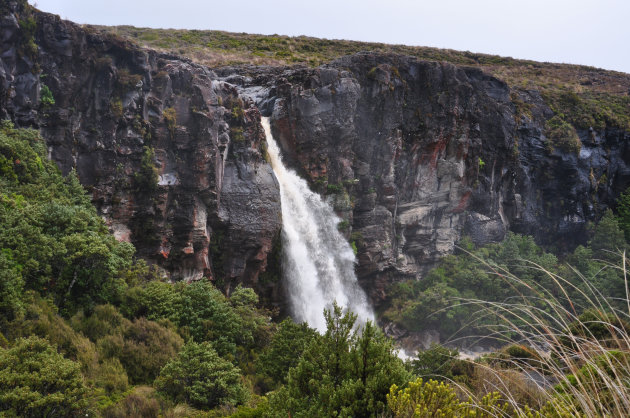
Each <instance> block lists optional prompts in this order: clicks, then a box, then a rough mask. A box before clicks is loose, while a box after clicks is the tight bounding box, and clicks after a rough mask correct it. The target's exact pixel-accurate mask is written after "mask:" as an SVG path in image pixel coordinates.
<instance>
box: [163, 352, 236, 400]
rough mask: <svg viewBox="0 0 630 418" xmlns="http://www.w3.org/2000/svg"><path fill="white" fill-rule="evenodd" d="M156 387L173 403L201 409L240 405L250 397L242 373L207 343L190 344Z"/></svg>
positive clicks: (172, 363)
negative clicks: (186, 404) (183, 403)
mask: <svg viewBox="0 0 630 418" xmlns="http://www.w3.org/2000/svg"><path fill="white" fill-rule="evenodd" d="M155 387H156V388H157V389H158V391H159V392H161V393H163V394H164V395H166V396H168V397H170V398H171V399H173V400H174V401H177V402H186V403H188V404H190V405H193V406H195V407H199V408H214V407H216V406H220V405H238V404H240V403H243V402H244V401H245V399H246V396H247V392H246V390H245V388H244V387H243V385H242V383H241V378H240V373H239V370H238V369H237V368H236V367H234V365H232V363H230V362H229V361H227V360H224V359H222V358H221V357H219V355H218V354H217V352H216V351H215V350H214V348H213V347H212V344H210V343H208V342H203V343H200V344H197V343H195V342H193V341H191V342H189V343H187V344H186V345H185V346H184V348H183V349H182V351H181V352H180V353H179V354H178V356H177V357H176V358H175V359H173V360H171V361H169V362H168V364H166V366H164V368H163V369H162V371H161V372H160V376H159V377H158V379H156V381H155Z"/></svg>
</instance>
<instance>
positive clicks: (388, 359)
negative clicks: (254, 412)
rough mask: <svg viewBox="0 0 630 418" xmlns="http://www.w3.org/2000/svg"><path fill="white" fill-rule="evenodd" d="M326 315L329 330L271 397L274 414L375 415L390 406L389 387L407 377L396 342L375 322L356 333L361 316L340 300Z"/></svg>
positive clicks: (316, 340)
mask: <svg viewBox="0 0 630 418" xmlns="http://www.w3.org/2000/svg"><path fill="white" fill-rule="evenodd" d="M325 317H326V323H327V330H326V333H325V334H324V335H323V336H317V337H316V338H314V339H313V340H312V341H311V342H310V343H309V345H308V347H307V348H306V349H305V350H304V353H303V355H302V358H301V359H300V361H299V362H298V364H297V366H295V367H294V368H292V369H291V370H290V372H289V378H288V382H287V385H286V386H285V387H284V388H282V389H280V390H279V391H278V392H275V393H274V395H273V396H272V397H271V399H270V401H269V406H270V412H269V413H268V414H269V416H287V415H290V416H292V417H312V416H336V415H338V416H355V417H367V416H374V415H376V414H379V413H382V412H384V410H385V395H386V393H387V389H388V388H389V387H390V386H391V385H392V384H394V383H398V384H402V383H404V382H405V381H407V379H408V377H409V374H408V372H407V371H406V369H405V367H404V365H403V363H402V361H401V360H400V359H399V358H398V357H397V356H396V354H395V352H394V347H393V345H392V342H391V341H390V340H388V339H387V338H386V337H385V336H384V335H383V334H382V332H381V331H380V330H379V329H378V328H377V327H375V326H374V325H373V324H372V323H370V322H368V323H367V324H366V325H365V326H364V327H363V329H362V332H359V331H356V330H354V331H353V327H354V324H355V320H356V316H355V315H354V314H352V313H346V314H343V313H342V311H341V308H340V307H339V306H338V305H336V304H335V305H334V306H333V309H332V310H330V311H325Z"/></svg>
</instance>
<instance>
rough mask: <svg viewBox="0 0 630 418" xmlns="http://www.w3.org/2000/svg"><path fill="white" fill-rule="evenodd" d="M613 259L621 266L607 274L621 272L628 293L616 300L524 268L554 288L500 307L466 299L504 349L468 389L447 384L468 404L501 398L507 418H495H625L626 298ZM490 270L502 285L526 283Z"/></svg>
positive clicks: (628, 366)
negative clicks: (575, 296) (490, 319)
mask: <svg viewBox="0 0 630 418" xmlns="http://www.w3.org/2000/svg"><path fill="white" fill-rule="evenodd" d="M619 258H620V262H619V263H608V264H607V265H606V267H605V269H619V270H621V271H622V272H623V275H624V279H625V283H626V293H625V295H619V297H618V298H614V299H610V298H604V297H602V295H601V293H600V292H599V291H598V290H597V289H596V288H594V287H593V286H591V285H589V283H590V281H591V280H589V278H586V277H582V279H583V281H584V284H585V285H586V286H582V287H580V288H578V287H576V286H575V284H572V283H570V282H568V281H566V280H564V279H563V278H562V277H560V276H558V275H556V274H554V273H552V272H549V271H547V270H545V269H542V268H541V267H540V266H537V265H530V267H531V268H532V269H541V270H542V271H543V272H545V273H546V274H548V275H549V278H550V279H551V281H552V282H553V283H554V286H555V287H556V289H548V288H543V287H540V288H536V289H531V290H533V292H534V296H522V297H519V298H514V299H511V300H510V301H507V302H503V303H502V302H484V301H480V300H474V301H470V300H468V301H467V302H469V303H475V304H478V305H479V306H480V307H482V308H483V309H484V310H485V312H486V313H487V314H488V315H494V316H497V317H498V318H499V319H500V320H499V321H497V324H496V325H493V326H492V328H493V329H492V330H491V335H492V338H493V339H494V340H495V341H496V342H497V344H502V345H504V346H505V348H504V349H503V350H501V351H500V352H498V353H493V354H490V355H487V356H485V357H484V358H482V359H481V360H478V361H476V362H475V363H474V365H475V377H474V379H473V380H474V382H475V384H473V385H472V389H471V385H468V386H466V385H462V384H460V383H459V382H458V381H457V380H451V381H450V383H451V384H453V385H455V386H457V387H458V388H459V390H460V391H462V392H463V393H465V394H467V395H469V396H473V397H474V396H476V395H477V394H479V393H481V394H485V393H490V392H497V393H499V394H500V399H501V400H502V401H503V402H504V403H505V404H507V405H509V407H508V409H507V410H506V411H507V412H505V411H498V410H497V411H495V412H496V413H495V414H494V415H495V416H508V415H510V416H553V417H569V416H570V417H574V416H580V417H582V416H585V417H595V416H615V417H622V416H630V335H629V334H628V331H629V330H630V322H629V317H630V299H629V298H628V282H627V278H626V268H627V259H626V255H625V252H622V253H620V254H619ZM488 268H489V269H490V270H491V271H492V272H493V273H494V274H497V275H498V276H500V277H501V278H502V279H503V280H506V281H510V282H512V283H513V284H515V285H517V286H519V285H523V284H524V283H523V282H522V281H521V280H520V279H519V278H518V277H516V276H515V275H513V274H511V273H509V272H507V271H502V270H499V269H496V267H492V266H490V265H488ZM570 288H571V289H570ZM583 289H586V290H583ZM554 290H555V291H559V294H560V295H564V297H563V296H560V297H556V296H553V295H554V293H555V294H558V293H556V292H554ZM573 291H578V292H580V293H581V295H582V298H583V299H582V300H583V301H586V302H580V303H579V304H578V303H574V301H573V300H571V299H569V298H568V297H566V296H567V295H569V294H571V293H572V292H573ZM620 301H621V302H623V303H621V304H620V303H619V302H620ZM460 302H461V301H460ZM484 338H487V336H484ZM498 405H502V404H501V402H499V403H498Z"/></svg>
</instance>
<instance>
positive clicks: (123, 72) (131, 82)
mask: <svg viewBox="0 0 630 418" xmlns="http://www.w3.org/2000/svg"><path fill="white" fill-rule="evenodd" d="M141 81H142V75H140V74H132V73H131V72H129V70H128V69H127V68H121V69H119V70H118V84H119V85H120V87H121V88H122V90H123V91H125V90H134V89H136V88H137V87H136V86H137V85H138V83H140V82H141Z"/></svg>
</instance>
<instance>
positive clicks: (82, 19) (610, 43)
mask: <svg viewBox="0 0 630 418" xmlns="http://www.w3.org/2000/svg"><path fill="white" fill-rule="evenodd" d="M2 1H4V0H2ZM29 2H30V3H31V4H36V5H37V7H38V8H39V9H41V10H44V11H47V12H51V13H55V14H58V15H60V16H61V17H62V18H65V19H69V20H72V21H75V22H78V23H92V24H100V25H134V26H139V27H153V28H179V29H216V30H226V31H231V32H248V33H260V34H280V35H291V36H297V35H308V36H316V37H320V38H328V39H349V40H359V41H373V42H385V43H396V44H406V45H421V46H435V47H440V48H451V49H457V50H462V51H464V50H468V51H472V52H483V53H489V54H498V55H503V56H511V57H515V58H527V59H533V60H537V61H551V62H566V63H572V64H585V65H592V66H595V67H601V68H606V69H610V70H617V71H624V72H627V73H630V0H430V1H428V0H389V1H374V0H361V1H357V0H309V1H303V0H267V1H261V0H221V1H214V0H206V1H202V0H196V1H195V0H108V1H101V0H37V1H33V0H30V1H29Z"/></svg>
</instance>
